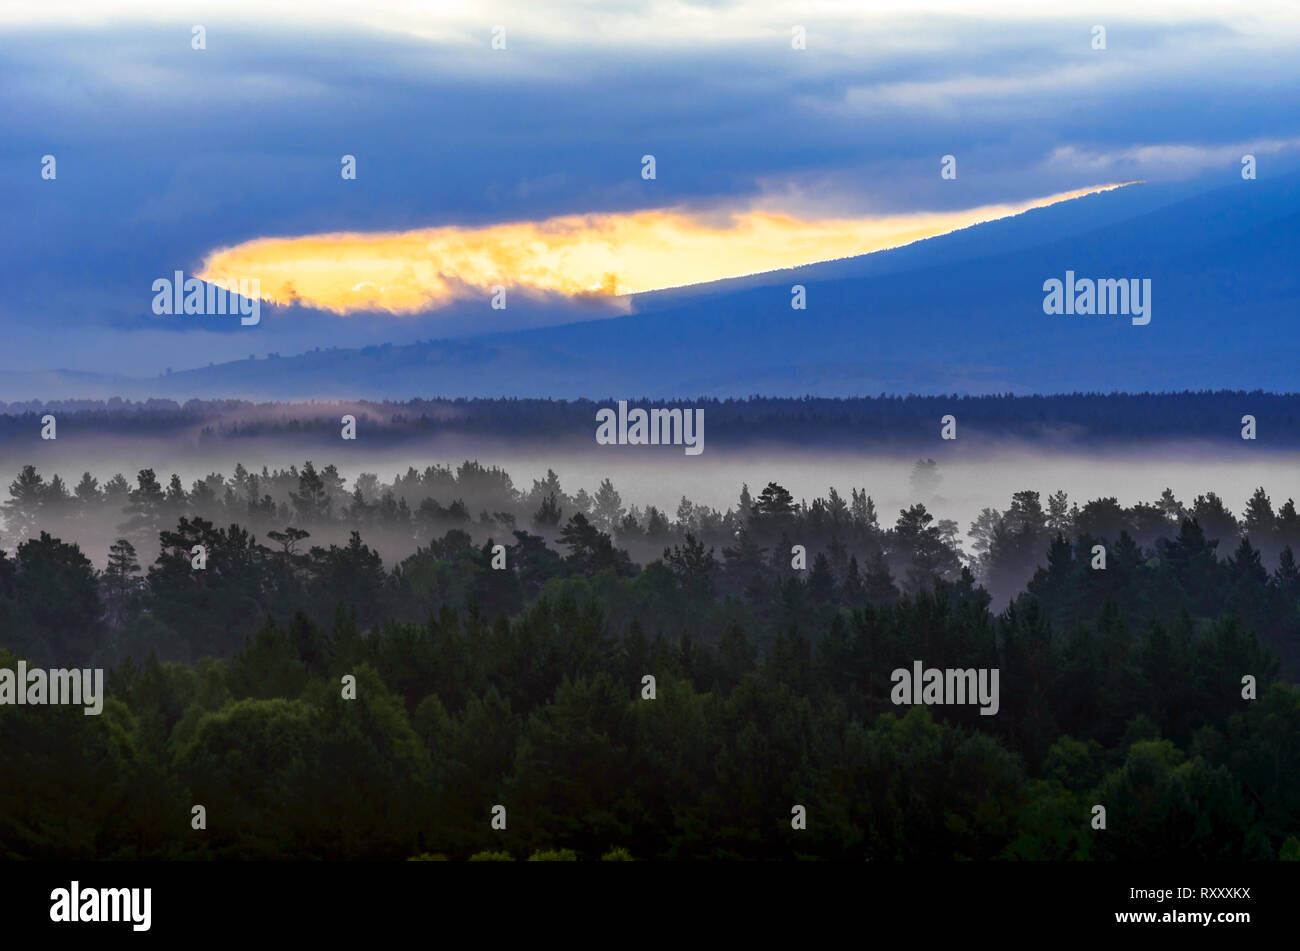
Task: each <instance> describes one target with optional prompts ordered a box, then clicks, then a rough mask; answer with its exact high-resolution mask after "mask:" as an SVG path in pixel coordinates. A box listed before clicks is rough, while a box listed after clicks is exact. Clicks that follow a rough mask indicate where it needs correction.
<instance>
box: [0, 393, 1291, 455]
mask: <svg viewBox="0 0 1300 951" xmlns="http://www.w3.org/2000/svg"><path fill="white" fill-rule="evenodd" d="M619 400H627V402H628V405H629V406H632V407H644V408H647V409H649V408H653V407H670V408H681V409H683V410H685V409H696V410H697V409H703V410H704V415H705V416H706V417H707V421H708V428H709V445H710V446H711V447H716V446H719V445H744V444H748V443H754V442H773V441H775V442H786V443H794V444H805V445H817V446H843V447H846V448H847V447H858V448H869V447H871V446H873V445H876V446H881V447H889V446H897V447H900V448H902V447H910V446H913V445H933V444H934V442H935V440H936V439H938V438H939V434H940V428H941V420H943V419H944V417H946V416H952V417H953V418H954V419H955V422H956V427H955V432H956V435H957V436H958V437H959V439H960V441H961V445H963V447H966V446H971V445H972V444H973V445H974V446H976V447H978V446H979V445H980V444H982V443H983V444H989V445H991V444H995V443H1002V442H1006V441H1023V442H1029V443H1034V444H1036V445H1038V446H1044V445H1047V446H1051V445H1053V444H1056V445H1061V446H1068V445H1090V444H1091V445H1102V444H1126V443H1131V444H1142V443H1148V442H1150V441H1151V440H1170V441H1207V442H1214V443H1219V444H1222V445H1223V446H1224V447H1225V448H1226V447H1229V446H1235V447H1238V448H1241V449H1245V450H1247V451H1258V450H1259V449H1265V448H1268V449H1300V393H1286V394H1278V393H1265V392H1261V391H1255V392H1244V391H1217V392H1181V393H1111V394H1102V393H1077V394H1068V395H1052V396H1012V395H1005V396H957V395H953V396H887V395H881V396H875V397H852V398H823V397H804V398H797V399H796V398H784V397H782V398H766V397H750V398H748V399H722V400H719V399H690V400H672V401H663V400H637V399H635V398H633V397H630V396H628V395H627V394H620V395H615V396H611V397H610V398H609V399H607V400H547V399H480V398H475V399H439V398H433V399H416V400H408V401H405V402H391V401H367V400H357V401H321V402H262V403H256V402H249V401H243V400H189V401H188V402H186V403H183V404H182V403H177V402H175V401H174V400H167V399H151V400H147V401H142V402H134V401H131V400H123V399H118V398H114V399H110V400H67V401H53V402H25V403H4V402H0V443H3V442H7V441H9V440H11V439H14V438H16V437H21V436H22V435H23V434H26V433H35V432H37V431H39V429H40V424H41V417H42V416H43V415H45V414H54V415H55V416H56V418H57V419H58V431H59V435H60V436H64V435H68V434H72V433H76V432H77V431H79V430H80V431H82V433H83V434H86V433H93V434H94V435H97V436H101V437H102V436H111V435H121V436H132V437H141V436H144V437H147V436H150V435H159V436H182V435H183V436H186V437H187V438H188V439H190V440H191V441H194V442H207V441H213V442H222V441H226V440H233V439H239V438H246V437H257V436H279V437H288V438H292V437H295V436H301V437H307V438H311V437H315V436H328V437H330V438H337V435H338V430H339V420H340V418H341V416H342V415H344V414H351V415H353V416H355V417H356V419H357V420H358V422H360V423H363V424H368V425H365V434H366V435H365V438H366V441H367V442H368V443H371V444H372V445H375V444H379V445H383V444H398V443H402V442H407V441H411V440H420V439H423V438H427V437H429V436H432V435H438V434H453V433H454V434H462V435H483V436H494V437H506V438H509V439H511V440H514V441H520V442H529V441H533V440H536V441H544V442H547V443H554V442H555V441H557V440H566V439H569V438H571V439H573V440H574V441H575V442H586V443H591V442H593V440H594V437H593V433H594V431H595V427H596V423H597V414H598V413H599V412H600V411H601V410H602V409H607V408H610V407H613V406H615V405H617V402H618V401H619ZM1248 418H1249V419H1248Z"/></svg>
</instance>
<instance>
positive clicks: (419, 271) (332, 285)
mask: <svg viewBox="0 0 1300 951" xmlns="http://www.w3.org/2000/svg"><path fill="white" fill-rule="evenodd" d="M1120 187H1123V186H1122V185H1119V184H1115V185H1098V186H1094V187H1092V188H1084V189H1080V190H1078V191H1071V192H1062V193H1060V194H1056V195H1049V196H1047V197H1046V198H1039V199H1035V200H1032V201H1026V202H1020V203H1016V204H999V205H985V206H984V207H981V208H972V209H968V210H965V211H954V212H922V213H913V214H904V215H890V216H886V217H878V218H864V219H825V218H823V219H816V220H801V219H798V218H794V217H792V216H790V215H784V214H776V213H772V212H765V211H743V212H736V213H732V214H729V215H722V216H719V215H696V214H692V213H690V212H687V211H682V210H663V211H640V212H634V213H631V214H599V215H566V216H563V217H559V218H549V219H546V220H544V221H523V222H514V223H510V224H498V225H489V226H487V227H482V228H460V227H449V228H425V229H421V230H418V231H401V232H378V233H370V234H360V233H334V234H316V235H306V236H303V237H297V238H258V239H255V240H253V241H247V242H245V243H243V244H240V245H237V246H235V247H232V248H224V249H222V250H219V251H216V252H213V253H212V254H210V255H209V256H208V258H207V259H206V260H205V261H204V265H203V271H202V273H201V274H200V277H202V278H203V279H204V280H207V281H211V282H212V283H214V284H218V285H222V286H227V285H228V284H229V282H231V281H238V280H240V279H241V278H245V279H246V278H257V279H258V280H260V281H261V291H262V297H263V298H265V299H267V300H271V301H274V302H276V303H280V304H291V303H298V304H303V305H306V306H310V307H316V308H320V309H323V310H329V311H333V312H335V313H340V314H346V313H351V312H356V311H389V312H391V313H395V314H409V313H415V312H418V311H427V310H433V309H436V308H439V307H443V306H446V305H447V304H450V303H452V302H453V301H456V300H464V299H477V300H486V299H487V297H488V296H489V295H490V288H492V287H493V286H494V285H498V284H500V285H503V286H506V287H509V288H512V289H519V290H524V291H528V290H533V291H550V292H558V293H560V294H567V295H571V296H572V295H592V294H595V295H601V296H606V297H611V296H616V295H622V294H636V293H640V292H643V291H651V290H658V289H662V288H665V287H678V286H682V285H686V284H699V283H703V282H706V281H715V280H719V279H721V278H727V277H740V276H743V275H746V274H756V273H760V272H763V271H774V270H779V269H781V268H788V267H796V266H798V265H802V264H813V263H816V262H818V261H829V260H832V259H835V258H844V257H851V256H853V255H858V254H867V253H869V252H872V251H882V250H885V249H887V248H896V247H899V246H901V245H904V244H910V243H911V242H913V241H919V240H921V239H922V238H930V237H934V236H935V235H940V234H944V233H946V232H949V231H954V230H956V229H958V228H965V227H967V226H969V225H973V224H978V223H979V222H982V221H991V220H993V219H995V218H1005V217H1007V216H1008V215H1015V214H1019V213H1021V212H1023V211H1028V210H1029V209H1031V208H1041V207H1043V206H1045V205H1052V204H1055V203H1057V202H1060V201H1068V200H1069V199H1071V198H1079V197H1082V196H1084V195H1091V194H1094V193H1096V192H1100V191H1107V190H1109V189H1112V188H1120Z"/></svg>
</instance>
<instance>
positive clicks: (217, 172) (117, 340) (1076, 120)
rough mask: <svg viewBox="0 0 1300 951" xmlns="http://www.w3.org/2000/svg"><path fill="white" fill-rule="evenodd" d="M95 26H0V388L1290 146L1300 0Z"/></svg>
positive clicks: (954, 221)
mask: <svg viewBox="0 0 1300 951" xmlns="http://www.w3.org/2000/svg"><path fill="white" fill-rule="evenodd" d="M107 6H108V5H105V4H102V3H100V2H78V0H42V2H39V3H24V2H19V3H13V2H10V3H7V4H4V5H2V6H0V195H2V196H3V201H2V202H0V255H2V256H0V261H3V263H2V264H0V268H3V271H2V272H0V276H2V277H3V279H4V287H5V290H6V292H7V293H5V294H4V295H3V296H2V297H0V330H2V331H3V339H4V340H5V346H4V348H3V349H0V370H30V369H50V368H72V369H85V370H98V371H105V372H124V373H131V374H144V373H156V372H159V371H160V370H162V369H163V368H164V367H165V366H175V367H177V368H180V367H192V366H199V365H204V364H206V363H207V362H209V361H221V360H227V359H237V358H241V357H246V356H248V355H249V354H250V353H256V354H259V355H262V354H265V353H267V352H272V351H274V352H282V353H284V354H285V355H288V354H290V353H297V352H301V351H304V350H310V349H313V348H315V347H329V346H354V345H360V344H366V343H382V342H388V341H395V342H405V341H409V340H414V339H430V338H436V337H441V336H446V335H461V334H465V333H471V332H476V331H485V330H495V329H503V328H509V327H515V326H521V325H526V324H529V323H535V322H538V321H554V320H558V319H567V318H568V317H572V316H573V315H575V314H579V315H580V314H590V313H605V312H608V313H615V312H620V311H622V310H625V309H626V306H627V305H626V302H623V301H619V300H614V299H611V295H616V294H627V293H635V292H638V291H644V290H650V289H655V288H659V287H667V286H676V285H681V284H689V283H694V282H698V281H704V280H711V279H714V278H719V277H728V276H735V275H739V274H746V273H753V272H756V271H763V270H770V269H774V268H779V267H785V266H791V265H796V264H801V263H808V262H810V261H815V260H825V259H828V258H835V257H844V256H848V255H851V254H858V253H863V252H865V251H870V250H874V249H877V248H881V247H889V246H893V245H897V244H900V243H904V242H906V241H910V240H915V239H916V238H918V237H924V236H927V235H931V234H936V233H942V232H943V231H947V230H951V229H952V228H956V227H963V226H965V225H968V224H971V223H973V222H976V221H981V220H987V219H989V218H992V217H998V216H1001V215H1006V214H1011V213H1015V212H1017V211H1019V210H1023V209H1025V208H1028V207H1034V206H1037V205H1042V204H1045V203H1050V202H1052V201H1056V200H1061V199H1062V198H1064V197H1067V196H1068V195H1071V194H1078V193H1086V192H1088V191H1091V190H1095V189H1098V188H1102V187H1107V186H1110V185H1113V184H1117V183H1123V182H1130V181H1136V180H1142V181H1167V180H1172V179H1194V178H1197V177H1199V176H1205V175H1214V174H1219V173H1223V172H1225V171H1226V172H1228V173H1232V172H1233V171H1234V170H1235V168H1236V167H1237V164H1238V162H1239V160H1240V157H1241V155H1242V154H1243V153H1245V152H1252V153H1254V154H1255V155H1257V156H1258V157H1259V158H1260V161H1261V164H1263V165H1264V166H1265V167H1268V166H1270V165H1272V167H1281V166H1283V165H1285V166H1288V167H1294V166H1295V164H1296V160H1297V156H1298V155H1300V108H1297V106H1298V103H1297V98H1298V94H1297V90H1300V83H1297V79H1298V78H1300V77H1297V72H1298V71H1300V66H1297V64H1298V63H1300V57H1297V55H1296V54H1297V52H1298V51H1300V5H1296V4H1294V3H1289V2H1288V3H1273V2H1263V3H1251V4H1243V3H1238V2H1223V3H1196V2H1177V3H1174V2H1169V3H1144V4H1133V3H1129V2H1126V3H1113V2H1100V3H1096V2H1094V3H1086V4H1082V3H1073V2H1065V3H1053V4H1042V3H1039V2H1025V3H1007V2H1004V3H982V2H966V3H957V2H946V3H943V2H925V0H919V2H910V0H909V2H901V0H900V2H885V3H871V2H863V0H854V2H800V3H782V2H762V3H749V2H742V3H727V2H725V0H718V2H700V3H687V2H674V3H637V2H628V3H622V4H619V3H611V2H608V0H554V2H548V3H545V4H538V3H531V2H525V3H503V2H493V3H486V4H475V3H453V2H441V3H440V2H415V0H409V2H408V0H366V2H363V3H357V2H351V0H348V2H333V0H331V2H321V0H315V2H284V0H279V2H277V0H257V2H245V0H226V2H222V3H184V2H173V0H169V2H154V0H117V2H115V3H114V4H112V5H111V6H112V9H111V10H109V9H106V7H107ZM1045 7H1050V8H1051V9H1050V11H1048V10H1045V9H1044V8H1045ZM196 26H201V27H202V28H203V29H202V33H203V39H204V45H205V48H204V49H195V48H193V47H194V39H193V37H194V32H195V30H194V28H195V27H196ZM1097 26H1103V27H1104V28H1105V49H1104V50H1099V49H1094V28H1095V27H1097ZM797 28H802V30H801V31H800V30H799V29H797ZM800 32H801V33H802V35H803V36H804V37H805V38H806V39H805V42H804V43H803V45H804V46H805V47H806V48H802V49H796V48H795V46H797V45H799V44H798V43H797V42H795V39H796V36H797V35H798V34H800ZM494 36H496V38H497V44H496V45H498V46H500V45H501V42H500V41H501V38H502V37H504V49H494V48H493V47H494V43H493V39H494ZM47 155H50V156H53V157H54V159H55V163H56V164H55V169H56V177H55V178H53V179H52V180H51V179H48V178H45V177H43V176H42V168H43V157H44V156H47ZM345 155H351V156H355V160H356V178H355V179H354V180H352V179H345V178H344V177H343V176H342V175H341V167H342V157H343V156H345ZM647 155H652V156H654V165H655V176H654V178H653V179H650V180H648V179H646V178H645V177H644V176H643V169H644V167H645V166H644V162H643V157H644V156H647ZM945 155H952V156H955V157H956V163H957V164H956V168H957V177H956V179H955V180H945V179H944V178H942V177H941V175H940V170H941V159H942V157H943V156H945ZM1264 174H1265V172H1264V171H1261V177H1262V176H1263V175H1264ZM177 270H182V271H184V272H185V273H186V274H187V275H197V274H202V275H204V276H206V277H209V278H211V279H212V280H213V281H218V282H226V281H237V280H238V279H239V278H247V277H256V278H258V279H259V280H261V283H262V288H263V295H264V296H266V297H268V298H270V299H271V300H273V301H277V302H279V304H280V305H282V306H271V304H270V303H268V304H267V305H266V307H265V308H264V310H263V312H262V313H263V319H262V321H261V323H259V324H258V325H257V326H256V327H249V326H241V325H240V323H239V321H238V320H224V321H223V320H222V319H221V318H216V317H212V318H208V317H190V318H177V317H160V316H157V315H155V314H154V313H153V311H152V309H151V302H152V300H153V296H154V295H153V292H152V290H151V286H152V283H153V282H154V281H155V280H156V279H158V278H163V277H171V275H172V274H173V273H174V272H175V271H177ZM498 283H501V284H505V285H508V286H510V288H511V289H512V295H514V296H512V297H511V305H510V307H508V308H507V309H506V310H505V311H494V310H492V309H491V307H490V306H489V304H488V301H489V296H490V294H489V290H488V289H489V288H490V287H491V286H493V285H496V284H498Z"/></svg>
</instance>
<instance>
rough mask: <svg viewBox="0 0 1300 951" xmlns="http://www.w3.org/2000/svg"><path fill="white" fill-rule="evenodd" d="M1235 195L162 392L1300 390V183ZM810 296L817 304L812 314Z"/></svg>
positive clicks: (1123, 201)
mask: <svg viewBox="0 0 1300 951" xmlns="http://www.w3.org/2000/svg"><path fill="white" fill-rule="evenodd" d="M1224 180H1226V181H1228V182H1230V184H1228V185H1227V186H1226V187H1219V188H1217V189H1215V190H1207V189H1206V186H1205V185H1203V184H1200V185H1197V184H1192V185H1180V186H1169V185H1165V186H1159V187H1152V188H1149V187H1147V186H1131V187H1129V188H1126V189H1121V190H1119V191H1114V192H1108V193H1105V194H1100V195H1094V196H1090V197H1088V198H1083V199H1079V200H1076V201H1074V202H1068V203H1064V204H1061V205H1057V206H1053V207H1050V208H1045V209H1039V210H1037V211H1033V212H1029V213H1026V214H1024V215H1021V216H1017V217H1016V218H1013V219H1007V220H1002V221H997V222H990V223H988V224H983V225H977V226H975V227H972V228H968V229H965V230H963V231H961V232H956V233H954V234H951V235H945V236H943V237H940V238H934V239H930V240H928V241H923V242H918V243H916V244H914V245H911V246H908V247H905V248H900V249H897V250H894V251H889V252H881V253H879V254H874V255H867V256H864V257H860V258H850V259H845V260H843V261H834V262H826V263H823V264H817V265H811V266H809V267H805V268H799V269H795V270H792V271H784V272H773V273H771V274H765V275H754V276H751V277H748V278H742V279H737V280H734V281H723V282H717V283H714V284H711V285H704V286H700V287H695V288H680V289H675V290H672V291H664V292H659V293H655V294H646V295H641V296H640V297H639V298H638V299H637V302H636V303H637V308H638V312H637V313H634V314H631V315H629V316H625V317H619V318H614V319H607V320H598V321H587V322H581V323H572V324H565V325H561V326H553V327H546V328H539V329H533V330H526V331H517V332H513V333H505V334H494V335H490V336H482V337H474V338H469V339H462V340H454V341H439V342H434V343H422V344H414V345H409V346H381V347H367V348H364V349H362V350H333V351H319V352H312V353H307V354H303V355H301V356H297V357H288V358H278V359H272V360H266V359H258V360H245V361H239V362H235V363H227V364H220V365H217V366H213V367H205V368H203V369H197V370H190V371H185V372H180V373H173V374H171V375H170V376H167V377H162V378H158V379H156V380H152V381H148V382H147V383H143V382H142V384H141V386H142V388H143V390H144V391H146V392H144V393H143V395H160V396H174V397H185V396H231V397H236V396H237V397H249V398H291V397H297V398H313V397H315V398H324V397H340V398H347V397H358V396H365V397H371V398H385V397H392V398H406V397H412V396H430V395H448V396H453V395H454V396H550V397H566V398H568V397H579V396H588V397H594V398H602V397H609V396H652V397H665V396H687V395H710V396H740V395H749V394H752V393H764V394H768V395H801V394H805V393H811V394H817V395H828V396H829V395H860V394H873V393H880V392H882V391H889V392H917V393H940V392H967V393H989V392H1022V393H1027V392H1070V391H1094V390H1104V391H1109V390H1123V391H1139V390H1158V389H1184V388H1191V389H1200V388H1233V389H1255V388H1262V389H1267V390H1279V391H1287V390H1295V389H1297V388H1298V386H1297V384H1298V383H1300V373H1298V372H1297V366H1300V333H1297V331H1296V317H1297V303H1298V302H1300V286H1298V280H1300V279H1298V278H1297V275H1296V268H1295V263H1296V261H1297V250H1300V248H1298V247H1297V244H1298V240H1300V176H1298V175H1290V176H1288V177H1285V178H1280V179H1274V180H1271V181H1263V180H1261V181H1253V182H1244V181H1239V180H1237V181H1234V180H1232V179H1230V178H1225V179H1224ZM1067 270H1073V271H1074V272H1075V273H1076V275H1077V276H1078V277H1080V278H1082V277H1089V278H1139V279H1147V278H1149V279H1150V280H1151V282H1152V307H1153V309H1152V320H1151V323H1150V325H1148V326H1145V327H1138V326H1132V325H1131V323H1130V321H1129V319H1128V318H1126V317H1080V316H1068V317H1067V316H1051V315H1047V314H1045V313H1044V312H1043V306H1042V303H1043V297H1044V292H1043V290H1042V286H1043V282H1044V281H1045V280H1047V279H1049V278H1057V279H1062V278H1064V276H1065V272H1066V271H1067ZM796 282H797V283H802V284H804V285H805V287H806V288H807V309H806V310H803V311H796V310H792V309H791V307H790V284H792V283H796ZM124 395H129V394H124ZM136 395H140V393H139V391H137V394H136Z"/></svg>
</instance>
